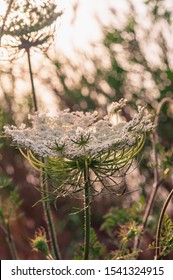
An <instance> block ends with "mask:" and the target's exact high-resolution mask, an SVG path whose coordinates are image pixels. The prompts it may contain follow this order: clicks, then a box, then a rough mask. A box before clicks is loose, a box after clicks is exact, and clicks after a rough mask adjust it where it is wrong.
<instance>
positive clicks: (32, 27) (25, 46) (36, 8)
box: [0, 0, 62, 59]
mask: <svg viewBox="0 0 173 280" xmlns="http://www.w3.org/2000/svg"><path fill="white" fill-rule="evenodd" d="M61 14H62V12H59V11H57V6H56V4H55V1H53V0H42V1H36V0H31V1H27V0H22V1H21V0H16V1H13V3H12V5H11V9H10V12H9V14H8V18H7V20H6V23H5V26H4V28H3V38H2V39H3V40H2V46H3V47H4V50H7V52H8V57H9V58H10V59H13V58H16V57H18V56H19V54H20V55H22V54H23V53H24V52H25V51H28V50H29V49H30V48H32V47H37V48H40V49H42V50H45V49H47V48H48V46H49V44H50V42H51V39H52V37H53V34H54V28H55V22H56V19H57V18H58V17H59V16H60V15H61ZM0 20H1V21H3V19H2V18H0Z"/></svg>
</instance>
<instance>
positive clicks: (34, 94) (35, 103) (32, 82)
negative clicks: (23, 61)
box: [26, 49, 38, 112]
mask: <svg viewBox="0 0 173 280" xmlns="http://www.w3.org/2000/svg"><path fill="white" fill-rule="evenodd" d="M26 53H27V56H28V66H29V74H30V80H31V87H32V99H33V104H34V111H35V112H37V111H38V105H37V98H36V93H35V86H34V78H33V72H32V65H31V56H30V49H27V50H26Z"/></svg>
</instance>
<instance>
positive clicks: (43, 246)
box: [30, 228, 52, 259]
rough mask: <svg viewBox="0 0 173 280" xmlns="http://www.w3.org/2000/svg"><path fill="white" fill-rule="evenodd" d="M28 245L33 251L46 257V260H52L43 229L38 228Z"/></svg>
mask: <svg viewBox="0 0 173 280" xmlns="http://www.w3.org/2000/svg"><path fill="white" fill-rule="evenodd" d="M30 243H31V247H32V249H33V250H34V251H36V252H40V253H42V254H43V255H45V256H46V257H47V259H52V256H51V254H50V251H49V246H48V241H47V238H46V232H45V229H44V228H39V229H38V230H37V231H36V232H35V236H34V238H33V239H31V240H30Z"/></svg>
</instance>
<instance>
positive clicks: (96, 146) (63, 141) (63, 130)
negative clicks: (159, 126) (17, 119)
mask: <svg viewBox="0 0 173 280" xmlns="http://www.w3.org/2000/svg"><path fill="white" fill-rule="evenodd" d="M111 113H112V112H111ZM29 119H30V120H31V121H32V127H30V128H25V126H24V125H22V126H21V127H20V128H19V129H17V128H16V127H14V126H12V127H7V126H5V127H4V129H5V133H6V134H8V135H11V136H12V138H13V141H14V142H16V143H17V144H18V145H20V146H23V147H25V148H29V149H30V150H31V151H33V153H35V154H37V155H39V156H42V157H49V158H50V157H53V158H60V157H64V158H67V159H69V160H72V159H79V158H80V157H83V158H85V157H86V158H88V157H95V156H98V155H100V154H103V153H106V152H108V151H116V152H118V151H119V150H122V149H123V148H129V147H131V146H133V145H134V146H135V145H137V142H138V141H139V139H140V138H141V136H142V135H143V134H144V133H145V132H147V131H149V130H151V129H152V127H153V125H152V123H151V121H150V119H151V116H150V115H148V114H147V115H145V113H144V108H139V112H138V113H137V114H136V115H134V117H133V119H132V120H131V121H129V122H121V123H119V124H117V125H114V124H112V123H111V122H110V120H109V118H104V119H99V118H98V113H97V112H94V113H83V112H69V111H68V110H65V111H60V112H58V113H57V115H56V116H49V115H48V114H39V113H37V114H35V115H34V116H29Z"/></svg>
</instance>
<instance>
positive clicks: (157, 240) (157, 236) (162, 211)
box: [155, 189, 173, 260]
mask: <svg viewBox="0 0 173 280" xmlns="http://www.w3.org/2000/svg"><path fill="white" fill-rule="evenodd" d="M172 197H173V189H172V191H171V192H170V193H169V195H168V197H167V199H166V201H165V203H164V205H163V207H162V210H161V213H160V217H159V221H158V225H157V232H156V255H155V260H158V259H159V258H160V237H161V231H162V225H163V219H164V215H165V212H166V209H167V207H168V204H169V202H170V200H171V198H172Z"/></svg>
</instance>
